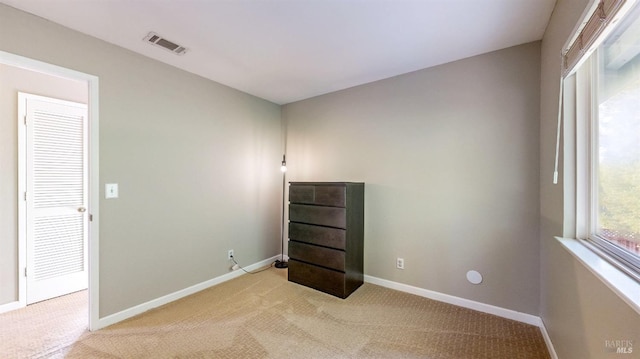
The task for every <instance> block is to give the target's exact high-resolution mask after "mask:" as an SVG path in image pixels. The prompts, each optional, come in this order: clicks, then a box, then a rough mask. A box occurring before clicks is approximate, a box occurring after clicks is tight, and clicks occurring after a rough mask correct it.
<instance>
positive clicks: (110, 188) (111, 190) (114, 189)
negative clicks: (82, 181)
mask: <svg viewBox="0 0 640 359" xmlns="http://www.w3.org/2000/svg"><path fill="white" fill-rule="evenodd" d="M104 198H106V199H111V198H118V184H117V183H106V184H105V185H104Z"/></svg>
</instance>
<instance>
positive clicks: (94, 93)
mask: <svg viewBox="0 0 640 359" xmlns="http://www.w3.org/2000/svg"><path fill="white" fill-rule="evenodd" d="M0 64H3V65H8V66H13V67H18V68H22V69H26V70H31V71H35V72H41V73H45V74H49V75H54V76H59V77H64V78H68V79H72V80H78V81H84V82H86V83H87V86H88V90H89V96H88V97H89V98H88V103H87V106H88V114H89V119H88V126H89V127H88V137H89V138H88V142H89V143H88V148H87V151H88V161H89V164H88V167H89V168H88V170H89V195H88V212H89V216H88V217H89V218H92V220H91V221H89V222H88V225H89V238H88V244H89V258H88V260H89V289H88V293H89V303H88V304H89V318H88V327H89V330H96V329H99V319H100V317H99V316H100V312H99V304H100V303H99V294H100V286H99V278H100V276H99V269H100V266H99V243H100V241H99V228H100V225H99V223H100V216H99V204H100V202H99V201H100V186H99V179H100V177H99V143H98V140H99V106H98V100H99V96H98V87H99V86H98V85H99V79H98V77H97V76H94V75H90V74H87V73H83V72H79V71H76V70H72V69H68V68H64V67H61V66H57V65H52V64H49V63H46V62H42V61H38V60H34V59H30V58H27V57H23V56H20V55H15V54H11V53H8V52H4V51H0ZM15 120H16V121H17V119H15ZM20 131H21V130H20V129H19V133H20ZM18 141H21V139H20V138H19V140H18ZM18 163H19V168H18V175H19V176H22V175H23V173H24V171H25V168H23V166H24V161H20V160H19V161H18ZM23 182H24V181H23V179H22V178H20V177H19V180H18V191H19V192H18V193H19V199H20V198H21V197H20V194H21V193H23V192H24V189H23V188H22V186H24V183H23ZM25 213H26V205H25V202H24V201H23V200H19V201H18V238H19V241H18V253H19V255H18V300H17V302H16V303H11V305H12V306H13V307H16V308H20V307H24V306H26V303H27V298H26V278H25V276H24V268H25V267H26V240H25V233H26V220H25Z"/></svg>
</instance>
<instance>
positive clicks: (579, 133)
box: [565, 49, 640, 282]
mask: <svg viewBox="0 0 640 359" xmlns="http://www.w3.org/2000/svg"><path fill="white" fill-rule="evenodd" d="M599 61H600V55H599V50H598V49H596V50H595V51H594V52H593V54H592V55H591V56H590V57H589V58H588V59H587V60H585V61H584V63H583V64H582V66H581V67H580V68H579V69H577V71H576V73H575V75H572V76H575V87H574V88H571V87H567V89H566V90H569V91H575V93H574V94H573V95H574V96H573V97H574V98H575V108H574V111H575V112H574V113H573V116H574V117H575V156H576V158H575V171H576V176H575V190H576V197H575V209H576V217H575V221H576V223H575V226H576V228H575V233H576V238H577V239H579V240H582V241H584V242H586V243H587V244H588V245H587V247H588V248H590V249H591V250H593V251H594V252H596V254H598V255H599V256H601V257H602V258H603V259H605V260H606V261H607V262H609V263H610V264H612V265H614V266H615V267H617V268H618V269H620V270H621V271H623V272H624V273H626V274H627V275H629V276H631V277H632V278H633V279H634V280H635V281H637V282H640V261H639V260H638V259H637V258H635V256H633V255H632V254H630V253H627V252H626V251H625V250H624V249H622V248H619V247H618V246H616V245H615V244H613V243H610V241H608V240H606V239H604V238H602V237H601V236H599V235H597V228H598V223H597V218H598V203H599V201H598V191H597V185H596V184H597V183H598V161H597V159H598V148H599V146H598V133H597V131H598V128H599V127H598V115H599V111H598V94H597V89H598V84H599V80H600V79H599ZM567 122H568V121H567ZM565 173H566V172H565Z"/></svg>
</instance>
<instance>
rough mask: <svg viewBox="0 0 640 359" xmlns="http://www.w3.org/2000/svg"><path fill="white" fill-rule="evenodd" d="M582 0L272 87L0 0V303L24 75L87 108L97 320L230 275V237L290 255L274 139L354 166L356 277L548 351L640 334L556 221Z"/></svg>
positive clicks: (560, 352) (314, 168) (113, 318)
mask: <svg viewBox="0 0 640 359" xmlns="http://www.w3.org/2000/svg"><path fill="white" fill-rule="evenodd" d="M595 1H596V0H557V1H556V3H555V8H554V9H553V13H552V14H551V16H550V19H549V23H548V24H547V26H546V29H545V31H544V36H543V37H542V38H541V39H539V40H536V41H527V42H525V43H521V44H518V45H515V46H511V47H508V48H503V49H498V50H496V51H491V52H488V53H482V54H478V55H474V56H471V57H467V58H463V59H459V60H457V61H453V62H447V63H443V64H438V65H436V66H432V67H428V68H424V69H419V70H417V71H413V72H409V73H405V74H401V75H397V76H393V77H390V78H385V79H381V80H378V81H374V82H370V83H366V84H362V85H358V86H354V87H350V88H345V89H341V90H339V91H334V92H328V93H326V94H321V95H318V96H313V97H311V98H305V99H301V100H295V101H292V102H287V103H282V104H280V103H276V101H270V100H266V99H264V98H261V97H258V96H254V95H251V94H248V93H245V92H242V91H240V90H236V89H233V88H231V87H229V86H226V85H223V84H221V83H218V82H215V81H211V80H209V79H206V78H204V77H201V76H199V75H196V74H193V73H191V72H187V71H185V70H181V69H178V68H176V67H173V66H171V65H169V64H166V63H162V62H160V61H156V60H153V59H150V58H148V57H145V56H143V55H140V54H137V53H134V52H133V51H130V50H127V49H124V48H122V47H118V46H116V45H113V44H111V43H108V42H105V41H102V40H99V39H97V38H94V37H92V36H89V35H86V34H83V33H80V32H78V31H75V30H72V29H70V28H67V27H63V26H61V25H58V24H56V23H54V22H51V21H47V20H45V19H43V18H40V17H37V16H34V15H31V14H29V13H26V12H23V11H21V10H17V9H15V8H13V7H10V6H8V5H5V4H0V111H2V112H0V185H1V186H0V248H4V249H3V250H2V251H0V283H2V286H1V287H0V308H3V306H4V308H9V309H13V308H14V307H19V304H16V303H18V302H19V291H20V288H19V284H18V278H19V276H21V275H22V274H21V271H22V268H21V267H20V265H19V256H20V255H19V253H18V240H17V238H18V230H19V229H18V205H17V203H18V201H19V198H18V197H19V196H20V194H19V192H18V190H17V188H18V181H19V177H18V171H19V165H18V152H17V151H18V142H17V141H18V140H17V139H18V131H19V129H18V126H19V124H18V121H17V120H16V118H17V109H16V106H15V103H16V101H17V96H18V95H17V93H18V92H19V91H21V92H29V93H34V94H36V95H43V96H48V95H51V96H53V94H56V95H57V96H58V97H60V91H59V88H61V87H63V88H65V91H68V92H67V93H65V94H63V95H62V97H63V99H64V100H68V101H76V102H82V103H88V104H89V108H90V111H92V110H91V109H92V108H93V111H96V112H94V114H95V115H96V117H97V115H98V114H99V126H98V128H94V129H93V130H95V131H96V132H94V133H93V136H94V137H93V140H94V143H95V144H96V146H97V151H98V153H95V155H96V156H98V155H99V157H96V158H95V160H96V161H95V163H96V165H97V167H96V168H94V171H95V172H94V173H95V174H96V175H97V176H98V177H97V178H98V180H97V182H93V183H92V189H93V190H92V191H93V195H95V196H96V197H95V200H94V201H93V202H92V203H91V204H90V207H89V212H91V211H93V213H95V214H96V216H95V218H94V221H95V230H96V233H95V242H92V243H93V246H94V247H93V249H92V251H91V252H90V254H89V259H90V260H91V258H93V259H94V263H95V268H94V267H91V268H92V270H93V272H92V273H91V276H92V277H90V284H89V287H90V292H89V293H90V297H91V296H92V297H91V298H89V300H90V302H91V303H92V305H93V308H92V310H93V311H94V312H93V314H92V315H93V317H92V320H93V325H92V326H93V327H92V328H91V329H100V328H103V327H105V326H108V325H111V324H114V323H116V322H119V321H122V320H124V319H127V318H130V317H132V316H134V315H136V314H139V313H142V312H144V311H147V310H149V309H152V308H155V307H158V306H160V305H163V304H166V303H169V302H171V301H173V300H176V299H178V298H182V297H184V296H186V295H188V294H192V293H195V292H197V291H200V290H202V289H205V288H207V287H210V286H213V285H215V284H218V283H221V282H223V281H227V280H230V279H232V278H235V277H238V276H240V275H242V273H243V272H241V271H234V270H233V269H232V266H231V265H232V264H233V263H232V262H230V260H229V259H228V253H229V251H230V250H232V251H233V259H234V261H235V260H237V261H238V263H240V264H241V265H242V266H243V267H245V268H247V269H249V270H251V269H257V268H259V267H262V266H265V265H270V264H271V263H272V262H274V261H275V260H276V259H278V260H279V259H281V258H284V257H285V255H286V253H285V252H286V248H287V247H286V244H285V245H284V246H283V239H284V240H286V239H287V238H288V236H287V235H288V232H287V231H288V228H287V226H285V225H284V220H285V218H287V219H288V217H285V216H287V215H288V213H285V212H283V210H284V200H285V199H288V197H286V196H288V193H287V188H288V187H285V188H283V173H282V172H280V171H279V166H280V163H281V161H283V160H284V159H283V153H284V154H286V166H287V169H286V181H287V183H288V182H289V181H299V182H336V181H353V182H364V183H365V190H364V280H365V282H369V283H372V284H376V285H381V286H385V287H389V288H392V289H397V290H401V291H404V292H408V293H413V294H417V295H420V296H424V297H429V298H432V299H436V300H440V301H445V302H448V303H453V304H457V305H460V306H463V307H467V308H472V309H476V310H480V311H484V312H488V313H491V314H496V315H499V316H502V317H506V318H509V319H514V320H517V321H521V322H525V323H528V324H533V325H536V326H539V327H540V328H541V330H542V331H543V332H544V333H543V334H544V335H545V336H546V337H545V339H546V340H547V344H548V345H549V346H550V349H551V351H552V352H553V354H552V355H553V356H554V357H557V358H599V357H600V356H599V355H600V354H601V353H602V351H603V350H604V346H605V341H606V340H617V339H630V340H634V341H635V342H636V343H640V336H638V335H640V334H638V330H637V329H638V328H640V314H638V313H637V312H636V311H635V310H634V309H633V308H631V307H630V306H629V305H628V304H627V303H625V301H624V300H623V299H621V298H620V297H619V296H618V295H617V294H616V293H615V292H614V291H612V290H611V289H610V288H609V287H608V286H607V285H606V284H605V283H604V282H603V281H602V280H600V279H599V278H598V276H596V275H594V274H593V273H592V272H591V271H590V270H589V269H588V268H587V267H585V266H584V265H583V264H582V263H581V262H580V260H579V259H577V258H576V257H574V256H572V255H571V254H570V253H569V252H568V251H567V250H566V249H565V247H564V246H563V245H562V244H561V243H560V242H558V241H556V240H555V239H554V238H555V237H556V236H562V234H563V226H564V225H565V219H566V218H565V216H566V214H565V212H564V209H565V201H566V194H565V189H564V188H563V183H562V178H561V179H560V184H559V185H554V184H553V183H552V181H551V179H552V178H553V176H554V173H553V172H554V169H553V163H554V156H555V152H554V150H555V145H556V139H557V136H558V133H557V128H558V123H557V119H558V117H557V113H558V92H559V87H558V86H559V79H560V76H561V67H560V63H559V61H560V60H559V57H560V56H559V54H560V53H561V51H562V49H563V46H565V44H566V41H567V39H568V37H569V36H570V35H571V33H572V32H574V31H575V29H576V24H577V23H578V22H579V20H580V19H581V18H582V17H583V16H584V13H585V12H586V11H587V10H588V9H589V8H591V7H593V4H594V3H595ZM45 33H46V34H47V40H46V41H43V40H42V34H45ZM62 48H64V49H65V51H61V49H62ZM169 55H172V56H173V54H169ZM188 55H189V54H188V53H187V54H186V55H184V56H188ZM8 58H11V59H12V60H11V61H8V60H6V59H8ZM16 59H18V60H16ZM20 59H26V61H33V62H30V64H32V65H33V64H39V63H40V62H42V63H43V64H49V65H51V66H52V67H53V68H57V67H60V68H63V69H69V71H72V72H77V73H78V74H83V75H86V76H88V77H87V78H89V77H91V78H95V81H96V82H95V88H94V89H95V90H96V91H97V90H99V95H98V97H97V98H94V99H93V101H92V98H91V94H90V93H89V92H90V91H91V87H90V86H89V85H88V82H87V81H79V80H77V79H76V80H69V79H64V78H62V77H60V76H51V75H47V74H43V73H41V72H38V71H33V68H37V67H38V65H33V66H31V65H30V66H31V67H32V69H28V67H29V66H26V65H25V66H26V67H27V69H25V68H21V65H19V63H20ZM16 61H17V62H16ZM43 66H44V65H43ZM79 76H80V75H79ZM79 78H82V77H81V76H80V77H79ZM97 81H99V86H98V84H97V83H98V82H97ZM35 84H38V85H35ZM38 86H43V87H38ZM98 102H99V103H98ZM92 106H94V107H92ZM90 117H91V116H90ZM98 160H99V165H98ZM560 167H562V157H560ZM116 184H117V187H114V186H111V187H107V185H116ZM114 191H115V192H114ZM283 191H284V192H283ZM109 195H111V197H112V198H108V197H109ZM89 214H90V213H89ZM98 214H99V215H98ZM281 216H282V217H281ZM98 224H99V227H98ZM98 238H99V241H98ZM90 248H91V244H90ZM283 249H284V250H283ZM400 259H401V265H400V262H399V260H400ZM284 270H286V269H284ZM92 278H93V279H92ZM92 281H93V282H92ZM474 282H475V283H474ZM92 283H93V284H92ZM634 354H635V352H634Z"/></svg>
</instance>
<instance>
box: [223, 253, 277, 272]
mask: <svg viewBox="0 0 640 359" xmlns="http://www.w3.org/2000/svg"><path fill="white" fill-rule="evenodd" d="M231 260H232V261H233V263H235V265H234V266H233V267H231V268H232V269H237V268H235V266H238V268H240V269H242V270H243V271H244V272H245V273H249V274H257V273H260V272H264V271H266V270H269V269H271V267H273V263H271V265H270V266H268V267H267V268H263V269H260V270H258V271H253V272H251V271H248V270H246V269H244V268H242V266H241V265H240V264H238V262H236V259H235V257H234V256H231ZM274 263H275V262H274Z"/></svg>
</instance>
